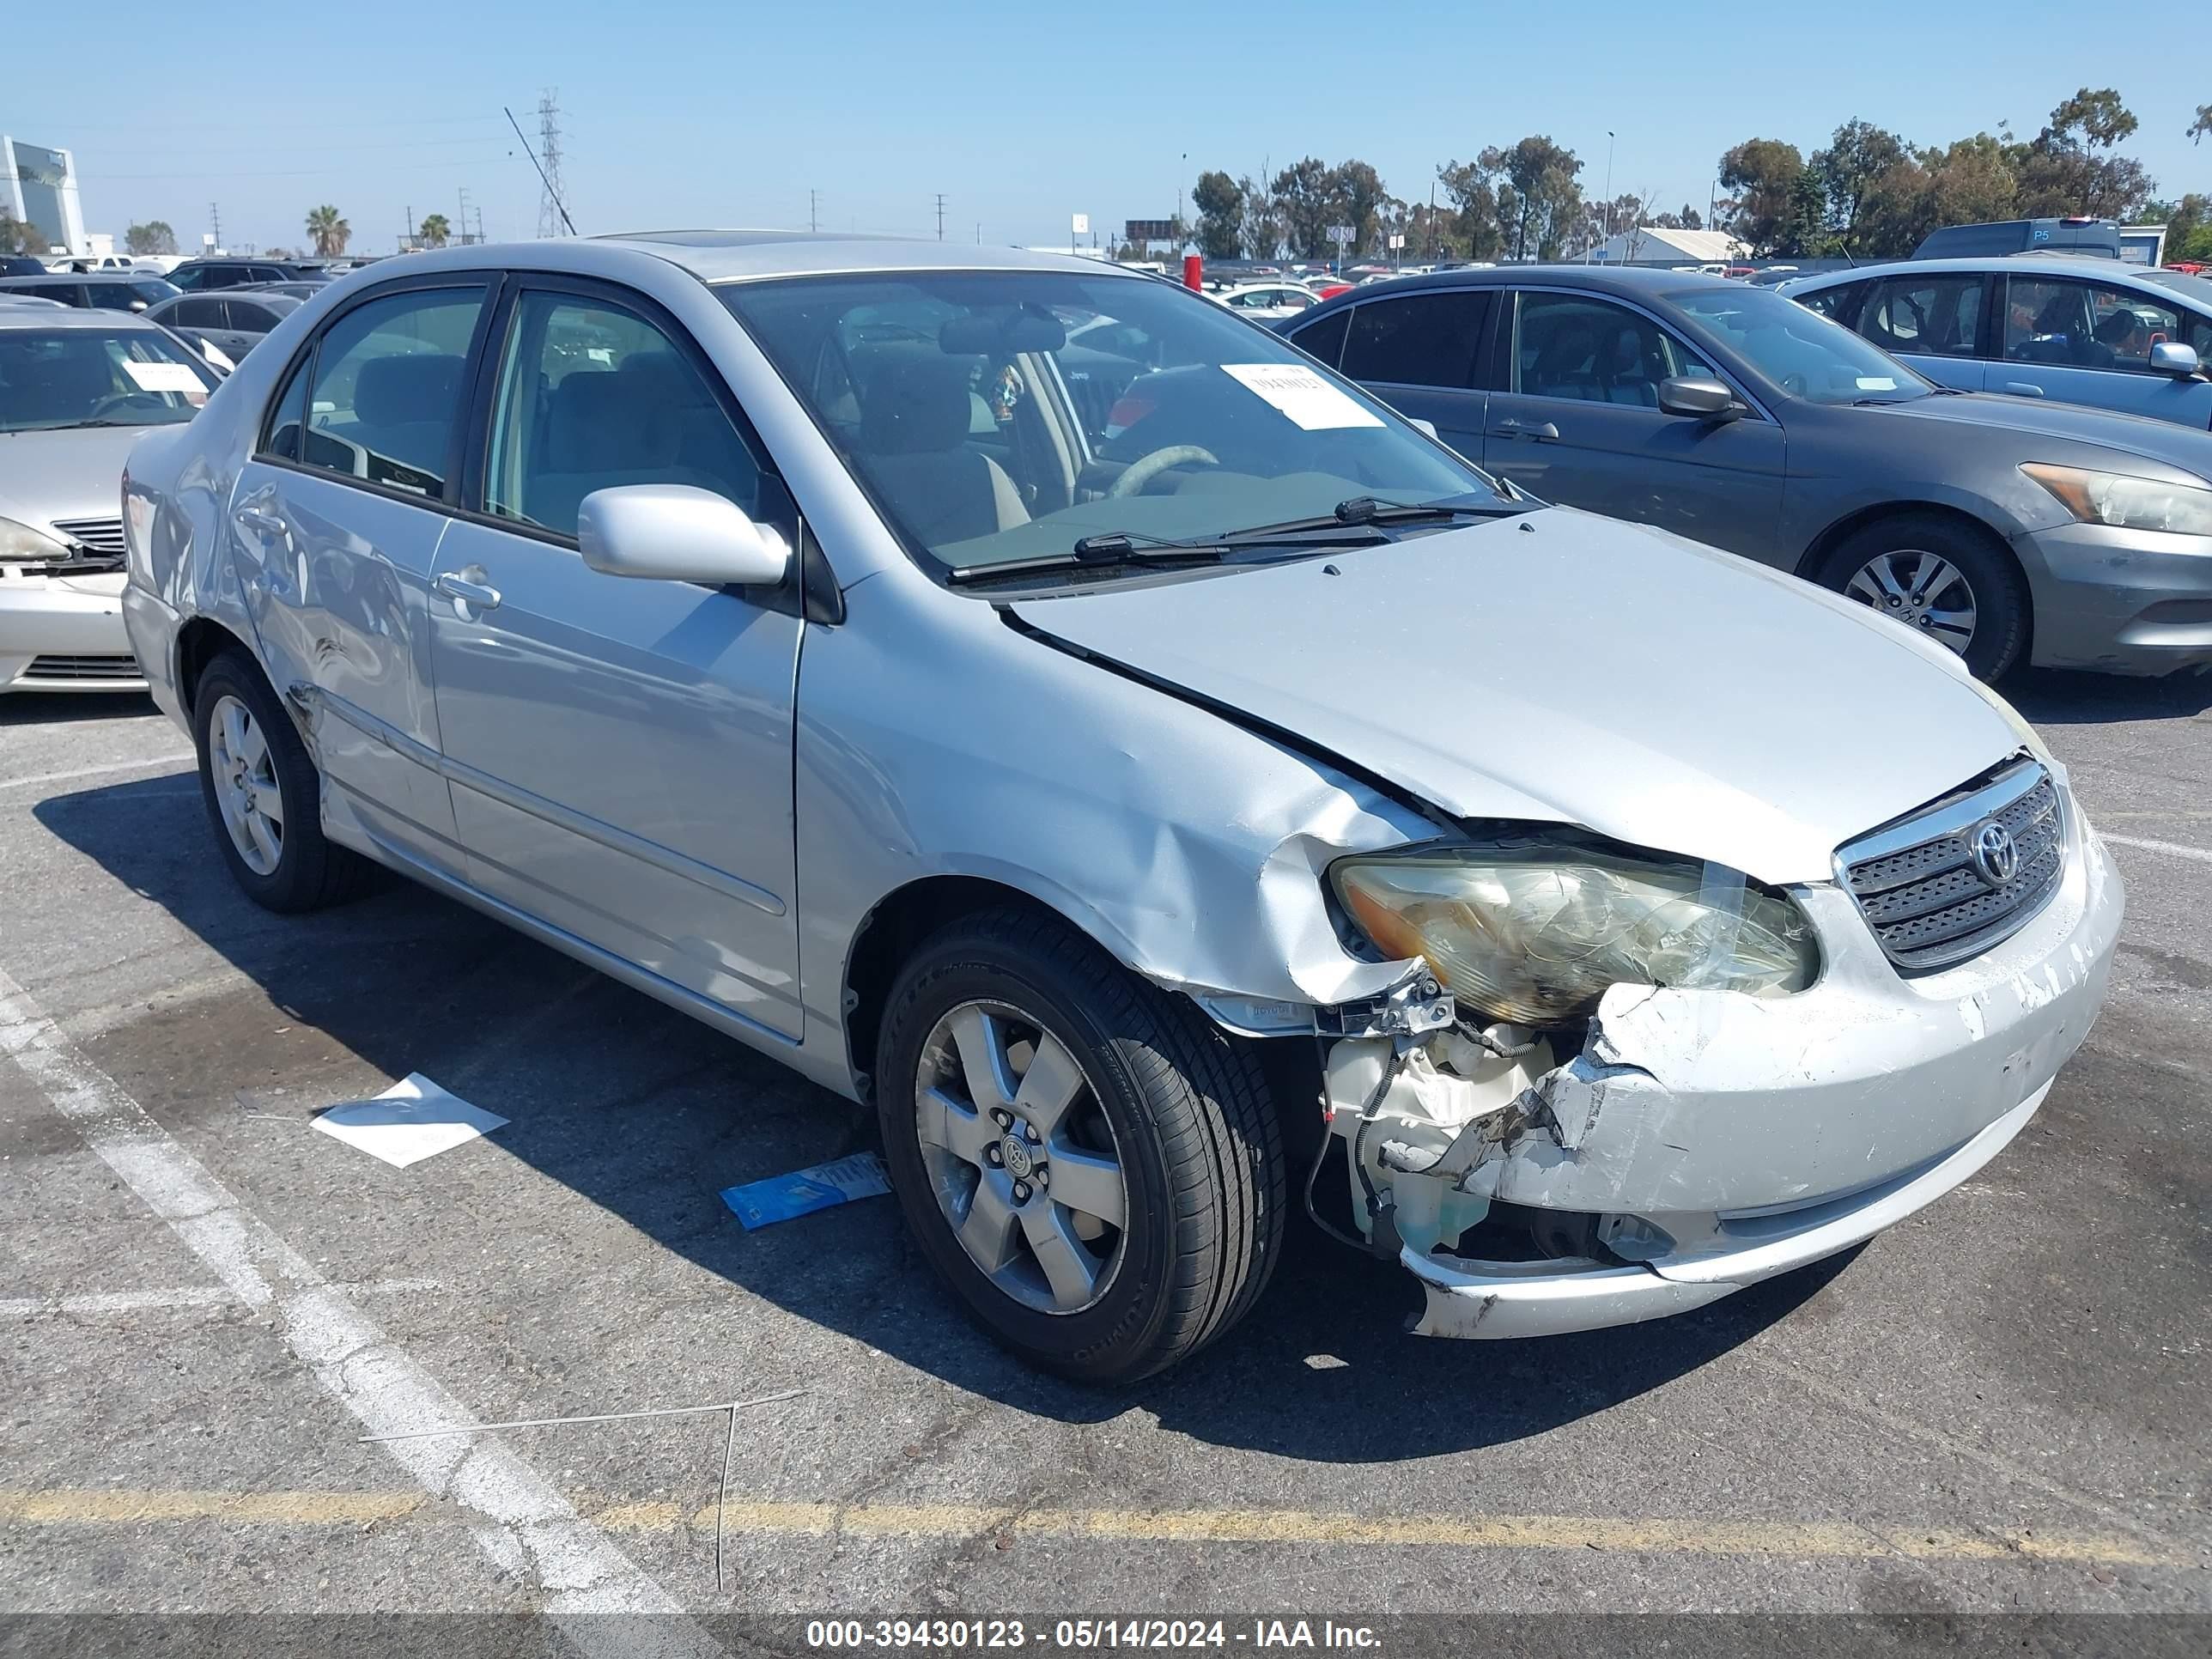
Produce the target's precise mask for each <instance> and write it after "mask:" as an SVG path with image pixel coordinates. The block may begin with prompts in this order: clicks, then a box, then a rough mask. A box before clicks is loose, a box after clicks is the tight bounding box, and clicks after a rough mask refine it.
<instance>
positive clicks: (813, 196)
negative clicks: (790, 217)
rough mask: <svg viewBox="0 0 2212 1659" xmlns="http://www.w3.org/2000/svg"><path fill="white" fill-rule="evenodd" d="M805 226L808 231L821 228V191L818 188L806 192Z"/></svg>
mask: <svg viewBox="0 0 2212 1659" xmlns="http://www.w3.org/2000/svg"><path fill="white" fill-rule="evenodd" d="M806 228H807V229H809V230H810V231H813V230H819V229H821V228H822V192H821V191H818V190H810V191H807V192H806Z"/></svg>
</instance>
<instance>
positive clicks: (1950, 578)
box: [1844, 548, 1975, 657]
mask: <svg viewBox="0 0 2212 1659" xmlns="http://www.w3.org/2000/svg"><path fill="white" fill-rule="evenodd" d="M1844 592H1845V593H1846V594H1848V595H1849V596H1850V598H1852V599H1857V600H1858V601H1859V602H1860V603H1861V604H1862V605H1871V606H1873V607H1874V609H1875V610H1876V611H1881V613H1882V615H1884V616H1885V617H1893V618H1894V619H1895V620H1897V621H1899V622H1901V623H1904V624H1905V626H1906V627H1908V628H1918V629H1922V630H1923V631H1924V632H1925V633H1926V634H1927V635H1928V636H1929V638H1931V639H1934V640H1938V641H1942V643H1943V644H1945V645H1947V646H1948V647H1950V648H1951V649H1952V650H1954V651H1955V652H1957V653H1959V654H1960V656H1962V657H1963V656H1965V655H1966V648H1967V647H1969V646H1971V645H1972V643H1973V642H1974V623H1975V602H1974V589H1973V584H1972V583H1971V582H1969V581H1968V580H1966V575H1965V574H1964V573H1963V572H1961V571H1960V568H1959V567H1958V566H1956V565H1954V564H1953V563H1952V562H1950V561H1949V560H1948V559H1947V558H1945V557H1943V556H1942V555H1941V554H1940V553H1929V552H1927V551H1924V550H1921V549H1917V548H1900V549H1899V550H1896V551H1894V552H1889V553H1877V554H1875V556H1874V557H1872V558H1870V559H1869V560H1868V561H1867V562H1865V563H1864V564H1863V565H1861V566H1860V567H1859V568H1858V569H1857V572H1856V573H1855V574H1853V575H1852V577H1851V579H1850V580H1849V581H1847V582H1845V583H1844Z"/></svg>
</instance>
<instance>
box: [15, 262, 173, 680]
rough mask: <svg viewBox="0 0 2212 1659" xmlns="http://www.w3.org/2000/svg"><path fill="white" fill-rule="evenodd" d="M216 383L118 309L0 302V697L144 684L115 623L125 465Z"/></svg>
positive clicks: (153, 328)
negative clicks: (134, 448) (149, 432)
mask: <svg viewBox="0 0 2212 1659" xmlns="http://www.w3.org/2000/svg"><path fill="white" fill-rule="evenodd" d="M216 384H217V381H216V376H215V374H214V373H213V372H212V371H211V370H210V369H209V368H207V367H206V365H205V364H204V363H202V362H200V361H199V360H198V359H197V357H196V356H193V354H192V352H191V349H190V348H189V347H187V346H186V345H185V343H184V342H183V341H181V340H179V339H178V338H177V337H176V336H174V335H173V334H171V333H170V332H169V331H167V329H165V328H161V327H160V326H158V325H155V324H153V323H149V322H144V321H142V320H141V319H138V318H136V317H133V316H132V315H131V314H130V313H128V312H118V311H94V310H88V309H82V308H79V307H70V306H57V305H49V304H44V303H41V304H35V305H33V304H12V305H7V306H0V692H7V691H143V690H145V689H146V681H145V677H144V676H143V675H142V674H141V673H140V672H139V670H138V660H137V658H136V657H134V656H133V655H132V654H131V641H130V639H129V638H128V636H126V635H125V633H124V631H123V519H122V504H123V460H124V457H125V455H126V454H127V453H129V452H130V449H131V445H132V444H134V443H136V442H137V440H138V437H139V435H141V434H142V433H143V432H144V431H145V430H146V428H149V427H151V426H167V425H172V424H174V423H176V422H182V421H188V420H190V419H191V416H192V411H193V410H196V409H197V408H198V407H199V406H200V405H201V404H204V403H205V402H206V401H207V398H208V393H209V392H212V391H214V390H215V388H216Z"/></svg>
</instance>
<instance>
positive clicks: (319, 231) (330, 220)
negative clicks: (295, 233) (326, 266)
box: [307, 205, 353, 259]
mask: <svg viewBox="0 0 2212 1659" xmlns="http://www.w3.org/2000/svg"><path fill="white" fill-rule="evenodd" d="M307 235H308V237H309V239H310V240H313V243H314V245H315V252H317V253H319V254H320V255H322V256H323V257H324V258H326V259H327V258H335V257H336V256H337V255H338V254H341V253H343V252H345V249H346V243H347V242H348V241H349V240H351V238H352V236H353V227H352V226H351V225H349V224H348V223H346V222H345V221H344V220H343V219H342V218H340V217H339V216H338V210H337V209H336V208H334V207H331V206H328V205H325V206H322V207H319V208H313V209H310V210H308V213H307Z"/></svg>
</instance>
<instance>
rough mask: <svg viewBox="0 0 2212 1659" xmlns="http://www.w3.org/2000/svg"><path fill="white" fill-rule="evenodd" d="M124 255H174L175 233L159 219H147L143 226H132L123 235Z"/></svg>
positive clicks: (175, 247) (175, 249)
mask: <svg viewBox="0 0 2212 1659" xmlns="http://www.w3.org/2000/svg"><path fill="white" fill-rule="evenodd" d="M123 251H124V252H125V253H174V252H176V251H177V233H176V232H175V231H173V230H172V229H170V228H169V227H168V225H167V223H166V222H164V221H162V220H160V219H149V220H148V221H147V222H145V223H144V224H143V225H133V226H131V228H130V229H128V230H126V231H125V232H124V233H123Z"/></svg>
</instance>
